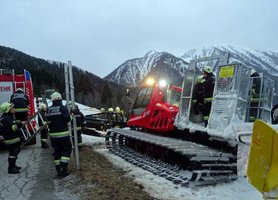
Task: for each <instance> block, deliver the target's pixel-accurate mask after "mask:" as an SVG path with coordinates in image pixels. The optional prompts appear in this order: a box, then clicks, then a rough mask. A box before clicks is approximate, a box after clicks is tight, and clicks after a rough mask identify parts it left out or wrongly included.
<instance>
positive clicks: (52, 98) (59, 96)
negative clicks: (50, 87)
mask: <svg viewBox="0 0 278 200" xmlns="http://www.w3.org/2000/svg"><path fill="white" fill-rule="evenodd" d="M50 97H51V101H55V100H60V99H62V96H61V94H60V93H59V92H54V93H53V94H52V95H51V96H50Z"/></svg>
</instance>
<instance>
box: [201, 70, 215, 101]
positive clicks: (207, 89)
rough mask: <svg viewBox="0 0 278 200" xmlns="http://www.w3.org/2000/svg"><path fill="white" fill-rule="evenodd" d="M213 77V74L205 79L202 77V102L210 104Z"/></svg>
mask: <svg viewBox="0 0 278 200" xmlns="http://www.w3.org/2000/svg"><path fill="white" fill-rule="evenodd" d="M214 83H215V77H214V75H213V73H210V74H208V76H207V77H204V81H203V87H204V102H205V103H207V102H211V101H212V97H213V90H214Z"/></svg>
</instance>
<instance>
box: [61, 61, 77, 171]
mask: <svg viewBox="0 0 278 200" xmlns="http://www.w3.org/2000/svg"><path fill="white" fill-rule="evenodd" d="M64 71H65V87H66V88H65V89H66V99H67V108H68V110H71V109H72V110H74V109H75V98H74V85H73V76H72V65H71V61H68V65H67V64H65V65H64ZM72 118H73V119H72V122H73V137H74V157H75V165H76V169H77V170H80V161H79V151H78V141H77V130H76V127H77V124H76V116H75V115H73V116H72ZM68 126H69V133H70V136H71V135H72V127H71V123H69V125H68Z"/></svg>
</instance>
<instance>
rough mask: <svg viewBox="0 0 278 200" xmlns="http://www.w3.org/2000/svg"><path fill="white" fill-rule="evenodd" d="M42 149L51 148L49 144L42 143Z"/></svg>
mask: <svg viewBox="0 0 278 200" xmlns="http://www.w3.org/2000/svg"><path fill="white" fill-rule="evenodd" d="M41 148H44V149H45V148H49V145H48V144H47V143H42V145H41Z"/></svg>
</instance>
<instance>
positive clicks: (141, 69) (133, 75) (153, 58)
mask: <svg viewBox="0 0 278 200" xmlns="http://www.w3.org/2000/svg"><path fill="white" fill-rule="evenodd" d="M187 66H188V63H186V62H185V61H183V60H182V59H180V58H177V57H175V56H173V55H171V54H169V53H166V52H156V51H150V52H148V53H147V54H146V55H145V56H143V57H141V58H134V59H131V60H128V61H126V62H124V63H123V64H122V65H120V66H119V67H118V68H117V69H115V70H114V71H113V72H111V73H110V74H109V75H107V76H106V77H105V79H106V80H109V81H113V82H116V83H118V84H121V85H136V84H138V83H140V82H141V81H142V80H144V79H145V78H146V77H147V76H152V77H154V78H155V79H157V80H158V79H160V78H163V79H166V80H168V81H170V82H172V83H177V82H180V79H181V77H182V74H183V71H184V69H185V68H187ZM173 77H178V78H177V80H176V79H175V78H173Z"/></svg>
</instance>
